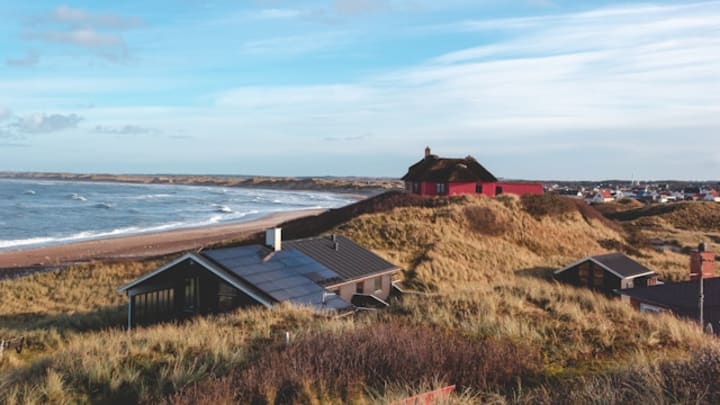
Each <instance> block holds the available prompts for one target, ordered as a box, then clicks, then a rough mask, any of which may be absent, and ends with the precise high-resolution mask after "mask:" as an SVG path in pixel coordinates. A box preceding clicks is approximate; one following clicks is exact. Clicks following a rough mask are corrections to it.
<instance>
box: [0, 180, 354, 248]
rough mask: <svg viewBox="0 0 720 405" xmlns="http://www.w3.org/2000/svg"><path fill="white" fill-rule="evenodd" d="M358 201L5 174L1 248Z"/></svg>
mask: <svg viewBox="0 0 720 405" xmlns="http://www.w3.org/2000/svg"><path fill="white" fill-rule="evenodd" d="M353 201H354V200H353V199H352V198H351V197H350V196H347V195H343V194H336V193H327V192H314V191H286V190H266V189H254V188H253V189H251V188H232V187H219V186H211V187H205V186H183V185H158V184H131V183H103V182H76V181H45V180H18V179H0V251H7V250H20V249H27V248H32V247H39V246H49V245H58V244H64V243H71V242H77V241H84V240H92V239H101V238H108V237H117V236H125V235H137V234H143V233H151V232H161V231H168V230H173V229H183V228H194V227H201V226H208V225H217V224H229V223H236V222H244V221H252V220H255V219H259V218H262V217H265V216H268V215H271V214H274V213H279V212H287V211H297V210H306V209H327V208H337V207H341V206H344V205H347V204H350V203H352V202H353Z"/></svg>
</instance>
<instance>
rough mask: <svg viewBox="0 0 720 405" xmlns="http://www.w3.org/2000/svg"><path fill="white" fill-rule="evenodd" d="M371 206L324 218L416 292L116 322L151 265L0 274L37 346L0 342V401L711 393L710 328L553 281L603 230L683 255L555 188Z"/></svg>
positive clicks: (505, 398)
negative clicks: (449, 388)
mask: <svg viewBox="0 0 720 405" xmlns="http://www.w3.org/2000/svg"><path fill="white" fill-rule="evenodd" d="M394 198H398V197H394ZM378 211H380V212H375V213H373V212H368V211H367V210H366V211H365V212H364V213H363V214H362V215H359V216H357V217H352V218H350V217H348V218H347V219H348V220H346V221H341V222H339V223H337V226H336V227H335V228H334V229H331V230H330V231H331V232H341V233H343V234H346V235H348V236H349V237H351V238H353V239H355V240H356V241H358V242H359V243H362V244H365V245H366V246H368V247H370V248H372V249H373V250H374V251H376V252H377V253H379V254H381V255H383V256H385V257H387V258H388V259H390V260H392V261H394V262H396V263H398V264H400V265H401V266H402V267H403V268H405V269H406V270H405V272H404V274H403V276H404V278H405V280H406V282H405V284H406V285H407V286H410V287H412V288H413V289H417V290H423V291H425V292H427V295H424V296H419V295H410V296H406V297H405V298H404V299H403V300H402V301H401V302H396V303H394V305H393V306H392V307H391V308H389V309H388V310H385V311H380V312H373V313H361V314H357V315H355V316H352V317H347V318H324V317H319V316H316V315H313V314H312V313H310V312H308V311H306V310H304V309H301V308H292V307H280V308H277V309H274V310H272V311H266V310H246V311H237V312H235V313H232V314H228V315H223V316H216V317H208V318H199V319H195V320H193V321H190V322H186V323H183V324H165V325H157V326H152V327H148V328H140V329H137V330H135V331H133V332H131V333H127V332H125V331H123V330H122V327H123V325H124V321H125V318H124V316H125V312H124V306H123V305H124V300H125V299H124V297H123V296H121V295H119V294H117V293H116V292H115V290H114V289H115V287H117V286H118V285H121V284H122V283H124V282H126V281H127V280H130V279H132V278H134V277H136V276H137V275H138V274H141V273H143V272H145V271H148V270H149V269H150V268H153V267H154V266H156V265H157V263H126V264H102V263H95V264H92V265H89V266H81V267H75V268H72V269H68V270H66V271H63V272H58V273H49V274H39V275H34V276H31V277H28V278H23V279H16V280H7V281H3V282H0V299H1V301H2V302H3V306H2V307H0V320H1V322H0V336H19V335H25V336H27V337H28V339H29V341H30V344H31V346H30V349H29V350H28V351H26V352H23V353H22V354H20V355H18V354H16V353H14V352H6V353H5V354H4V355H3V357H2V358H0V402H4V403H46V402H54V403H72V402H108V401H115V402H122V403H132V402H143V403H157V402H162V401H166V402H170V403H198V402H204V403H236V402H241V403H316V404H320V403H347V402H350V403H361V404H364V403H384V402H385V401H387V400H392V399H398V398H401V397H403V396H405V395H410V394H412V393H415V392H418V391H421V390H426V389H431V388H434V387H438V386H441V385H443V384H457V386H458V391H459V392H460V395H458V396H456V397H455V398H454V399H453V400H452V403H477V402H486V403H578V402H596V403H647V401H648V400H650V401H651V402H654V403H660V402H701V403H702V402H708V403H712V402H717V401H718V400H720V389H719V388H717V387H718V385H717V382H718V381H717V379H718V375H720V346H718V344H717V342H716V341H715V339H714V338H711V337H708V336H705V335H703V334H702V333H701V332H700V331H699V330H698V328H697V327H696V326H695V325H694V324H692V323H690V322H686V321H682V320H679V319H676V318H674V317H671V316H666V315H661V316H651V315H644V314H640V313H637V312H634V311H633V310H631V308H629V307H627V306H625V305H623V304H622V303H620V302H619V301H618V300H614V299H608V298H607V297H605V296H603V295H599V294H595V293H592V292H590V291H586V290H581V289H576V288H572V287H568V286H565V285H560V284H557V283H555V282H553V281H552V280H551V279H550V273H551V270H552V269H554V268H557V267H559V266H563V265H566V264H568V263H570V262H572V261H574V260H576V259H577V258H579V257H582V256H585V255H588V254H595V253H602V252H604V251H606V249H607V247H608V246H616V247H620V248H622V249H627V250H628V251H631V252H633V253H634V254H635V258H636V259H638V260H640V261H641V262H644V263H645V264H647V265H649V266H651V267H653V268H660V269H661V270H662V271H664V272H666V273H667V274H670V275H672V274H680V273H681V272H686V271H687V269H686V266H687V258H686V257H685V256H683V255H681V254H676V253H657V252H654V251H652V250H649V249H645V248H643V247H642V246H641V247H636V246H634V245H633V243H632V242H633V240H632V238H630V237H629V235H628V234H627V232H626V230H625V229H624V228H623V227H621V226H617V225H615V224H613V223H610V222H608V221H607V220H605V219H604V218H603V217H602V216H600V215H599V214H597V212H595V211H593V210H588V208H587V207H584V206H580V205H576V204H574V203H567V202H566V201H564V200H557V199H555V198H553V197H542V198H538V199H532V198H524V199H519V198H516V197H509V196H503V197H500V198H497V199H490V198H484V197H462V198H453V199H451V200H448V201H445V202H443V203H433V204H428V203H426V202H418V203H412V202H410V203H407V204H405V205H404V206H402V207H398V208H395V209H382V210H378ZM332 215H336V216H337V213H335V214H332ZM318 220H322V218H319V219H318ZM334 226H335V224H334ZM663 266H664V267H663ZM286 331H288V332H290V334H291V336H292V339H291V343H290V345H289V346H287V347H286V346H285V344H284V336H285V332H286Z"/></svg>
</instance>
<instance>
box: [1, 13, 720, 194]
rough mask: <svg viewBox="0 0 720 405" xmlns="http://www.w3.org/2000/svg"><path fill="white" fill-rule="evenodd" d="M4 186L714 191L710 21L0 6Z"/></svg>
mask: <svg viewBox="0 0 720 405" xmlns="http://www.w3.org/2000/svg"><path fill="white" fill-rule="evenodd" d="M0 19H1V20H0V21H2V23H1V24H0V170H4V171H62V172H84V173H88V172H92V173H98V172H103V173H197V174H201V173H202V174H250V175H278V176H324V175H334V176H349V175H356V176H389V177H400V176H402V175H403V174H404V173H405V172H406V170H407V167H408V166H410V165H411V164H413V163H415V162H416V161H418V160H419V159H420V158H421V157H422V156H423V150H424V148H425V146H430V147H431V148H432V151H433V153H435V154H438V155H440V156H443V157H464V156H467V155H472V156H474V157H475V158H476V159H477V160H478V161H480V162H481V163H482V164H483V165H484V166H485V167H486V168H488V169H489V170H490V171H491V172H493V174H495V175H496V176H497V177H502V178H518V179H537V180H549V179H557V180H571V179H589V180H599V179H609V178H623V179H636V180H642V179H689V180H693V179H694V180H703V179H720V131H719V129H720V1H703V2H694V1H660V0H656V1H642V2H641V1H620V0H615V1H609V0H587V1H585V0H584V1H577V0H443V1H437V0H327V1H314V0H154V1H136V0H126V1H117V2H109V1H89V0H86V1H73V2H69V1H68V2H56V1H46V0H33V1H26V0H0Z"/></svg>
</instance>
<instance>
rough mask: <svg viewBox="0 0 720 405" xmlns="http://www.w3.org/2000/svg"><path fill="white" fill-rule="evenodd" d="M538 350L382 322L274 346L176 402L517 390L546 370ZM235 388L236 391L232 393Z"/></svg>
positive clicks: (289, 400) (350, 398)
mask: <svg viewBox="0 0 720 405" xmlns="http://www.w3.org/2000/svg"><path fill="white" fill-rule="evenodd" d="M540 364H541V363H540V360H539V359H538V357H537V355H536V354H535V353H534V352H532V351H531V350H529V348H527V347H525V346H520V345H517V344H514V343H512V342H510V341H508V340H499V339H485V340H471V339H469V338H466V337H463V336H461V335H459V334H457V333H449V332H447V331H443V330H439V329H436V328H429V327H421V326H399V325H395V324H388V323H381V324H377V325H374V326H368V327H366V328H363V329H358V330H354V331H350V332H346V333H344V334H315V335H310V336H308V337H306V338H304V339H302V340H301V341H298V342H296V343H294V344H291V345H290V346H289V347H287V348H278V347H272V348H267V349H266V350H264V352H261V354H260V355H259V356H258V358H257V360H256V361H255V362H254V363H253V364H251V365H249V366H248V367H247V368H245V369H244V370H242V371H239V372H236V373H234V374H232V375H230V376H228V377H226V378H224V379H222V380H216V381H214V382H212V383H209V384H207V383H206V384H202V385H198V386H195V387H193V388H192V389H190V390H187V391H186V392H184V393H181V394H179V395H177V396H175V397H174V398H173V399H172V402H173V403H207V402H208V400H211V401H219V402H224V401H237V402H240V403H258V404H264V403H272V402H274V403H283V404H284V403H297V402H308V397H311V396H314V397H315V398H316V399H317V395H318V393H325V394H324V398H320V399H319V400H320V402H323V399H324V400H329V401H332V400H333V399H334V400H341V401H343V402H348V401H353V400H357V399H359V398H360V397H361V396H362V395H363V394H364V393H365V392H366V391H367V390H373V391H377V392H382V391H383V390H384V389H385V387H386V386H388V385H398V384H399V385H406V386H414V387H419V386H423V385H427V384H432V383H434V382H438V381H441V382H445V383H447V384H456V385H457V389H458V391H462V390H465V389H471V390H476V391H482V390H488V389H500V390H502V389H510V388H511V387H512V386H513V385H514V384H515V381H516V379H517V378H522V377H523V376H527V375H530V374H533V373H535V372H536V371H537V370H539V369H540ZM230 393H232V398H230Z"/></svg>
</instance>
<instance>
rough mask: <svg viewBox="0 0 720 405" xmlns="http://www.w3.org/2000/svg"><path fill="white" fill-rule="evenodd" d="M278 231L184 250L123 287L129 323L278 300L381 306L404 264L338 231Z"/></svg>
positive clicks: (334, 306) (336, 307)
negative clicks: (314, 234) (260, 240)
mask: <svg viewBox="0 0 720 405" xmlns="http://www.w3.org/2000/svg"><path fill="white" fill-rule="evenodd" d="M280 235H281V230H280V229H279V228H273V229H270V230H268V232H267V234H266V245H250V246H238V247H229V248H221V249H210V250H204V251H201V252H199V253H187V254H185V255H183V256H181V257H180V258H178V259H177V260H174V261H172V262H171V263H168V264H167V265H165V266H162V267H160V268H159V269H157V270H155V271H153V272H151V273H148V274H146V275H144V276H142V277H140V278H138V279H137V280H135V281H133V282H131V283H129V284H127V285H125V286H123V287H121V288H119V289H118V291H120V292H122V293H124V294H126V295H127V296H128V328H130V327H132V326H134V325H143V324H150V323H155V322H160V321H167V320H174V319H183V318H187V317H191V316H195V315H202V314H212V313H219V312H225V311H230V310H233V309H236V308H241V307H250V306H261V307H266V308H270V307H272V306H273V305H276V304H278V303H281V302H289V303H292V304H295V305H301V306H306V307H309V308H312V309H314V310H317V311H323V312H324V311H344V310H352V309H354V307H355V305H353V302H356V301H357V302H372V303H375V304H377V305H375V306H380V305H384V304H386V303H385V300H386V299H387V297H388V295H389V294H390V290H391V288H392V275H393V274H394V273H396V272H398V271H399V270H400V269H399V268H398V267H397V266H395V265H394V264H392V263H390V262H388V261H386V260H384V259H382V258H381V257H379V256H377V255H376V254H374V253H373V252H371V251H369V250H367V249H365V248H363V247H362V246H360V245H358V244H356V243H354V242H353V241H351V240H350V239H347V238H344V237H341V236H329V237H319V238H309V239H303V240H297V241H289V242H287V243H285V246H283V242H282V241H281V236H280Z"/></svg>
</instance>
